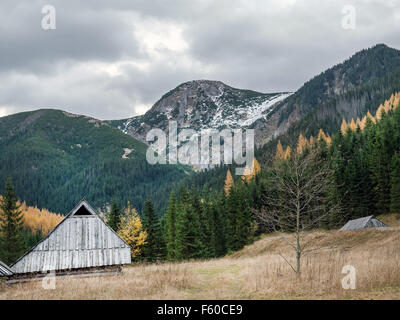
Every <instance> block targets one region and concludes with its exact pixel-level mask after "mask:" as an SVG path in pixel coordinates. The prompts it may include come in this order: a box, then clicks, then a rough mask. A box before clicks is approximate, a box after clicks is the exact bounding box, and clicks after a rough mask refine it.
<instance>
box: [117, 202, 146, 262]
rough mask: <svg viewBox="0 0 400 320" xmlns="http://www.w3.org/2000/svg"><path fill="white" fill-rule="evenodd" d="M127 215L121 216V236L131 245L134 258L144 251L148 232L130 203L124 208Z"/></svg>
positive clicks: (119, 231)
mask: <svg viewBox="0 0 400 320" xmlns="http://www.w3.org/2000/svg"><path fill="white" fill-rule="evenodd" d="M124 213H125V215H124V216H123V217H122V218H121V224H120V228H119V230H118V234H119V236H120V237H121V238H122V239H124V240H125V242H126V243H127V244H129V245H130V247H131V257H132V259H134V258H136V257H138V256H139V255H140V254H141V253H142V249H143V246H144V245H145V244H146V239H147V232H146V231H145V230H143V225H142V221H141V219H140V217H139V215H138V213H137V211H136V210H135V209H134V208H131V207H130V204H129V205H128V208H126V209H125V210H124Z"/></svg>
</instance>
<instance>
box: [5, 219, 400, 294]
mask: <svg viewBox="0 0 400 320" xmlns="http://www.w3.org/2000/svg"><path fill="white" fill-rule="evenodd" d="M382 220H383V221H384V222H386V223H388V224H389V225H390V226H392V228H391V229H387V230H376V229H369V230H364V231H358V232H340V231H329V232H327V231H314V232H310V233H309V234H308V235H307V237H311V238H312V239H313V243H314V245H315V247H316V248H319V247H322V248H321V249H319V250H317V251H314V252H313V253H310V254H308V255H306V256H305V257H304V259H303V261H302V275H301V277H300V278H298V277H296V275H295V274H294V272H293V271H292V270H291V269H290V267H289V266H288V265H287V263H286V262H285V261H284V260H283V259H282V257H281V256H280V255H279V254H282V255H284V256H285V257H287V258H288V259H289V260H291V261H294V252H293V250H292V249H291V248H290V247H289V246H288V245H287V244H286V242H285V241H284V240H282V238H281V236H280V235H279V234H271V235H268V236H265V237H263V238H262V239H260V240H258V241H257V242H255V243H254V244H252V245H250V246H248V247H246V248H244V249H243V250H242V251H240V252H237V253H235V254H233V255H231V256H229V257H225V258H221V259H214V260H209V261H195V262H183V263H163V264H158V265H133V266H127V267H125V268H124V270H123V271H124V272H123V274H121V275H117V276H105V277H92V278H79V279H77V278H72V279H59V280H57V282H56V289H55V290H44V289H43V288H42V286H41V282H40V281H36V282H29V283H20V284H13V285H6V284H5V283H0V299H400V215H391V216H386V217H384V218H383V219H382ZM345 265H352V266H354V267H355V269H356V272H357V273H356V289H355V290H344V289H343V288H342V285H341V281H342V278H343V277H344V276H345V275H344V274H342V273H341V271H342V268H343V266H345Z"/></svg>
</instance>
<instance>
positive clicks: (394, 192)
mask: <svg viewBox="0 0 400 320" xmlns="http://www.w3.org/2000/svg"><path fill="white" fill-rule="evenodd" d="M390 179H391V190H390V212H393V213H400V153H396V154H395V155H394V156H393V159H392V172H391V177H390Z"/></svg>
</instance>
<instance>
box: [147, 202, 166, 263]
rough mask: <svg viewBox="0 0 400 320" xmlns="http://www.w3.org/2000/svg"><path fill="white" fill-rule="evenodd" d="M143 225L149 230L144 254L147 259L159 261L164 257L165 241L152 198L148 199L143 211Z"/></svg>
mask: <svg viewBox="0 0 400 320" xmlns="http://www.w3.org/2000/svg"><path fill="white" fill-rule="evenodd" d="M143 226H144V229H145V230H146V232H147V239H146V244H145V246H144V256H145V259H146V260H147V261H158V260H161V259H163V258H164V255H165V251H164V241H163V236H162V232H161V225H160V219H159V217H158V215H157V212H156V211H155V210H154V206H153V203H152V201H151V200H150V199H148V200H146V202H145V204H144V211H143Z"/></svg>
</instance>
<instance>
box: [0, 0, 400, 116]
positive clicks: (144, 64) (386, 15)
mask: <svg viewBox="0 0 400 320" xmlns="http://www.w3.org/2000/svg"><path fill="white" fill-rule="evenodd" d="M289 2H290V1H289V0H286V1H280V0H270V1H266V0H253V1H241V0H234V1H232V0H231V1H228V0H220V1H211V0H202V1H194V0H193V1H187V0H176V1H165V0H155V1H148V0H136V1H132V0H113V1H109V0H86V1H78V0H70V1H65V0H53V1H51V0H49V1H43V0H30V1H16V0H2V2H1V4H0V81H1V83H2V86H1V87H0V114H4V113H10V112H17V111H21V110H27V109H35V108H42V107H57V108H60V109H65V110H67V111H71V112H76V113H83V114H88V115H91V116H94V117H98V118H102V119H116V118H125V117H128V116H132V115H135V114H137V113H138V112H141V111H143V110H142V109H143V106H147V107H150V106H151V105H152V104H153V103H155V102H156V100H157V99H159V98H160V97H161V96H162V95H163V94H164V93H165V92H167V91H169V90H171V89H172V88H174V87H175V86H177V85H179V84H180V83H181V82H184V81H189V80H193V79H199V78H202V79H213V80H221V81H223V82H225V83H227V84H229V85H232V86H236V87H241V88H248V89H253V90H259V91H263V92H274V91H288V90H289V91H294V90H296V89H297V88H299V87H300V86H301V85H302V84H303V83H304V82H305V81H307V80H309V79H310V78H312V77H313V76H315V75H316V74H318V73H320V72H321V71H323V70H325V69H327V68H329V67H331V66H332V65H334V64H336V63H339V62H341V61H343V60H344V59H346V58H348V57H350V56H351V55H352V54H354V53H355V52H356V51H358V50H361V49H363V48H366V47H370V46H373V45H374V44H376V43H386V44H387V45H389V46H393V47H397V48H400V39H399V38H398V31H397V30H398V28H399V27H400V22H399V20H400V9H399V7H398V3H397V1H387V2H385V3H382V1H377V0H365V1H363V2H360V1H355V0H353V1H352V0H337V1H320V0H307V1H306V0H297V1H292V3H291V4H290V3H289ZM283 3H288V5H287V6H284V5H282V4H283ZM45 4H51V5H54V6H55V7H56V10H57V30H54V31H43V30H42V29H41V27H40V21H41V18H42V14H41V8H42V6H43V5H45ZM348 4H350V5H351V4H353V5H354V6H355V8H356V15H357V16H356V17H357V27H356V29H355V30H344V29H343V28H342V26H341V20H342V18H343V14H342V8H343V6H344V5H348ZM143 22H146V25H145V28H146V27H147V26H151V25H152V23H157V22H159V23H165V24H172V25H176V26H177V27H179V28H182V31H183V39H184V40H185V41H186V43H187V44H188V48H187V49H186V50H183V51H182V52H175V51H173V50H170V49H168V48H163V47H157V48H156V49H155V51H156V53H155V54H154V53H151V52H147V51H146V49H145V47H143V41H144V40H147V39H143V38H137V36H135V29H134V25H135V23H136V24H141V23H143ZM107 64H110V65H111V64H113V65H114V66H116V65H117V66H118V74H116V75H111V74H108V73H107V72H104V70H103V71H102V70H100V69H99V65H103V66H104V65H107ZM139 107H140V109H139ZM1 109H2V110H1Z"/></svg>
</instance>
